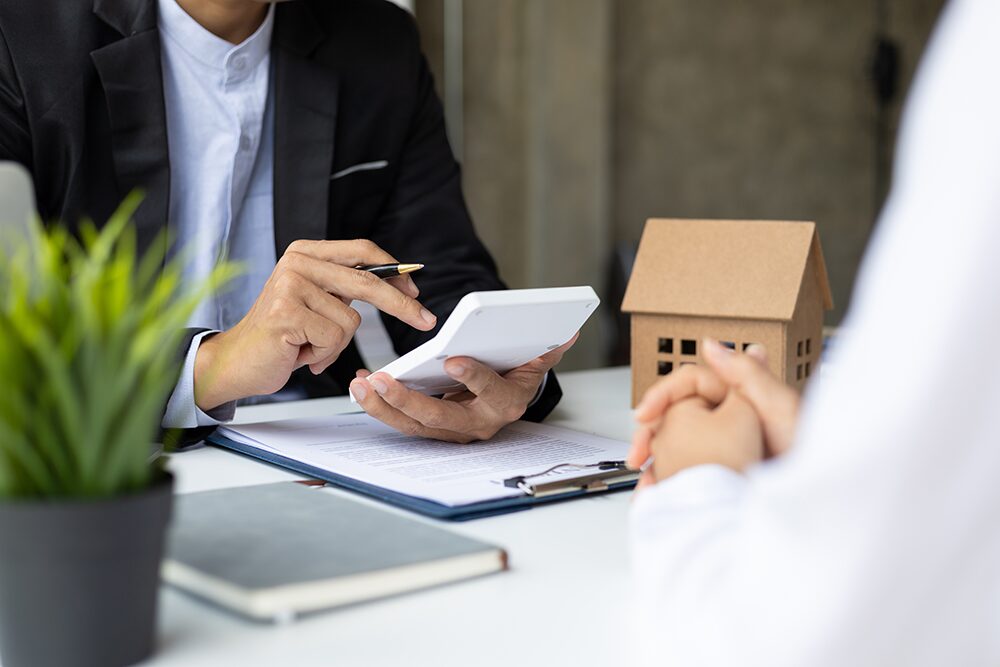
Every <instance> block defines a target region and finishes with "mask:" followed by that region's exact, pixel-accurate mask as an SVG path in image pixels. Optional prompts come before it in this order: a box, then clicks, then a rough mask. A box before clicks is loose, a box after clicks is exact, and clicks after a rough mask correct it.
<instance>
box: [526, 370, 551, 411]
mask: <svg viewBox="0 0 1000 667" xmlns="http://www.w3.org/2000/svg"><path fill="white" fill-rule="evenodd" d="M551 372H552V371H549V372H548V373H546V374H545V375H544V376H543V377H542V384H540V385H538V391H536V392H535V397H534V398H533V399H531V403H528V407H529V408H530V407H531V406H532V405H534V404H535V403H537V402H538V399H540V398H541V397H542V394H544V393H545V385H547V384H548V383H549V373H551Z"/></svg>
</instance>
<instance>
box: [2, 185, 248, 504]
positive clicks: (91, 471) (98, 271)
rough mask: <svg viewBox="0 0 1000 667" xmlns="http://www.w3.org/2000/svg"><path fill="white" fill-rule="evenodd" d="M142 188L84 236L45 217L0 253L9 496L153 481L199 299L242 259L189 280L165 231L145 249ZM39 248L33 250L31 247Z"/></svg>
mask: <svg viewBox="0 0 1000 667" xmlns="http://www.w3.org/2000/svg"><path fill="white" fill-rule="evenodd" d="M141 199H142V196H141V194H138V193H133V194H132V195H130V196H129V197H128V198H126V200H125V201H124V202H123V203H122V205H121V207H120V208H119V210H118V211H117V212H116V213H115V214H114V215H113V216H112V217H111V218H110V219H109V220H108V222H107V223H106V224H105V225H104V226H103V227H102V228H100V229H98V228H97V227H96V226H95V225H93V224H92V223H89V222H85V223H83V224H82V225H81V226H80V229H79V238H76V237H74V236H73V235H71V234H70V233H69V232H68V231H67V230H66V229H65V228H64V227H61V226H53V227H50V228H48V229H43V228H42V226H41V225H40V224H36V225H35V228H34V230H33V233H34V235H35V238H34V239H33V240H32V241H33V243H25V245H24V247H23V248H20V249H18V250H17V251H16V252H13V253H10V254H8V255H6V256H0V381H2V382H3V385H4V386H3V387H2V390H0V497H8V498H11V497H18V498H65V497H69V498H100V497H108V496H113V495H118V494H123V493H127V492H130V491H134V490H137V489H141V488H143V487H145V486H147V485H148V484H150V483H151V481H152V479H153V475H154V474H155V473H156V471H157V470H159V466H160V464H159V462H157V461H154V460H151V455H152V451H153V450H152V442H153V439H154V438H155V435H156V432H157V430H158V428H159V423H160V420H161V418H162V414H163V409H164V406H165V404H166V401H167V398H168V397H169V395H170V392H171V391H172V389H173V387H174V384H175V382H176V379H177V376H178V373H179V369H180V364H181V362H182V356H181V351H180V350H179V344H180V341H181V338H182V336H183V329H184V326H185V325H186V322H187V320H188V318H189V317H190V316H191V313H192V312H193V311H194V309H195V307H196V306H197V304H198V303H199V301H200V300H201V299H202V298H204V297H205V296H207V295H208V294H209V293H210V292H212V291H213V290H218V289H220V288H221V287H222V286H223V285H224V284H225V283H226V282H228V281H229V280H230V279H231V278H232V277H233V276H234V275H236V274H237V273H238V267H236V266H235V265H233V264H221V265H220V266H219V267H217V269H216V270H215V271H214V272H213V273H212V275H211V276H210V277H209V278H208V279H207V280H206V281H205V282H204V283H203V284H201V285H198V286H195V287H193V288H185V287H184V286H183V280H182V275H183V272H182V268H183V266H182V262H183V261H184V254H183V253H177V255H176V256H175V257H174V258H173V259H172V260H170V261H169V262H166V263H164V262H163V258H164V257H165V256H166V254H167V253H166V250H167V248H168V247H169V239H168V238H167V236H166V235H165V234H161V235H160V236H159V237H158V238H157V239H156V241H155V242H154V243H153V244H152V246H151V248H150V249H149V250H148V251H147V254H146V255H145V256H143V257H141V258H139V257H137V255H136V236H135V231H134V228H133V226H132V225H131V224H130V220H131V217H132V215H133V213H134V212H135V210H136V209H137V208H138V206H139V204H140V202H141ZM32 249H33V251H32Z"/></svg>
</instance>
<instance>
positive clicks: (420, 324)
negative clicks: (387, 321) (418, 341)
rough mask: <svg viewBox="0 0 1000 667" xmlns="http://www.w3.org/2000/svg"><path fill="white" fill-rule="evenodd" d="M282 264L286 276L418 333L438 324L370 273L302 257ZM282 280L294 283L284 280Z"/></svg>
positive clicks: (417, 304)
mask: <svg viewBox="0 0 1000 667" xmlns="http://www.w3.org/2000/svg"><path fill="white" fill-rule="evenodd" d="M281 262H282V270H283V271H284V272H292V273H294V274H296V275H299V276H301V277H303V278H305V279H306V280H308V281H309V282H311V283H313V284H314V285H317V286H319V287H320V288H321V289H323V290H324V291H326V292H329V293H330V294H334V295H336V296H338V297H346V298H348V299H357V300H359V301H366V302H368V303H370V304H372V305H373V306H375V307H376V308H378V309H379V310H381V311H383V312H385V313H388V314H390V315H392V316H394V317H397V318H399V319H400V320H402V321H403V322H406V323H407V324H409V325H410V326H412V327H414V328H415V329H419V330H421V331H428V330H430V329H433V328H434V325H435V324H437V318H436V317H435V316H434V315H433V314H432V313H431V312H430V311H428V310H427V309H426V308H424V307H423V306H422V305H420V302H418V301H417V300H416V299H414V298H413V297H411V296H408V295H406V294H404V293H403V292H401V291H399V290H398V289H396V288H395V287H393V286H392V285H390V284H389V283H387V282H385V281H383V280H381V279H379V278H376V277H375V276H374V275H372V274H371V273H368V272H367V271H358V270H357V269H353V268H348V267H345V266H341V265H339V264H332V263H330V262H324V261H323V260H319V259H316V258H315V257H312V256H309V255H305V254H301V253H285V256H284V257H282V259H281ZM279 280H284V281H291V280H293V279H292V278H291V277H285V276H281V277H279Z"/></svg>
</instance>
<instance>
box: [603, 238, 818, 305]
mask: <svg viewBox="0 0 1000 667" xmlns="http://www.w3.org/2000/svg"><path fill="white" fill-rule="evenodd" d="M810 255H811V256H812V257H813V258H814V259H815V264H814V265H815V266H816V271H814V272H813V273H816V274H818V275H816V276H815V277H813V276H807V275H806V262H807V261H808V259H809V257H810ZM817 279H818V280H819V284H820V294H822V295H823V302H824V304H823V305H824V308H826V309H827V310H829V309H830V308H832V307H833V297H832V296H831V294H830V284H829V280H828V278H827V275H826V264H825V263H824V261H823V253H822V252H821V251H820V245H819V236H818V235H817V233H816V224H815V223H812V222H784V221H764V220H761V221H757V220H655V219H654V220H649V221H648V222H647V223H646V227H645V229H644V230H643V233H642V240H641V241H640V242H639V253H638V255H637V256H636V260H635V267H634V268H633V270H632V277H631V278H630V279H629V283H628V289H627V290H626V292H625V300H624V301H623V302H622V310H624V311H626V312H632V313H660V314H671V315H693V316H701V317H734V318H746V319H760V320H790V319H792V317H793V315H794V312H795V303H796V301H797V300H798V296H799V290H800V289H801V287H802V284H803V281H804V280H817Z"/></svg>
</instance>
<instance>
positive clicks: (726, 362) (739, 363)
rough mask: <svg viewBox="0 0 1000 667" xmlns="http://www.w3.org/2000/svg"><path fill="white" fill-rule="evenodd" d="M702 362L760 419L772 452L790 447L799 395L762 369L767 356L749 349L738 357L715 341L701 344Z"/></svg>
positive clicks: (754, 347) (705, 341)
mask: <svg viewBox="0 0 1000 667" xmlns="http://www.w3.org/2000/svg"><path fill="white" fill-rule="evenodd" d="M702 351H703V356H704V358H705V363H706V364H707V365H708V366H709V368H711V369H712V370H713V371H714V372H715V373H716V374H718V376H719V377H721V378H722V379H723V380H724V381H725V382H726V383H727V384H728V385H730V386H731V387H733V388H734V389H736V390H737V391H738V392H739V393H740V395H742V396H743V398H744V399H746V401H747V402H748V403H749V404H750V405H751V406H753V408H754V410H756V411H757V414H758V415H759V416H760V420H761V423H762V424H763V426H764V431H765V433H766V435H767V440H768V442H769V445H770V447H771V449H772V453H775V454H777V453H781V452H782V451H784V450H785V449H787V447H789V446H790V445H791V440H792V436H793V433H794V430H795V424H796V421H797V415H798V404H799V396H798V394H797V393H796V392H795V390H794V389H792V388H791V387H789V386H788V385H786V384H785V383H784V382H782V381H781V380H780V379H778V378H776V377H775V376H773V375H771V372H770V371H769V370H768V369H767V367H766V366H765V363H766V359H767V357H766V353H765V352H764V350H763V348H760V347H759V346H751V347H750V349H748V350H747V354H737V353H735V352H733V351H732V350H730V349H729V348H726V347H723V346H722V345H720V344H719V343H718V342H717V341H714V340H710V339H706V340H704V341H702Z"/></svg>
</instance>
